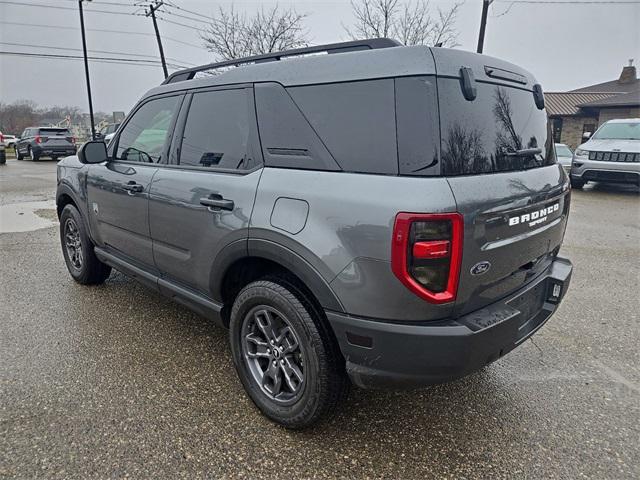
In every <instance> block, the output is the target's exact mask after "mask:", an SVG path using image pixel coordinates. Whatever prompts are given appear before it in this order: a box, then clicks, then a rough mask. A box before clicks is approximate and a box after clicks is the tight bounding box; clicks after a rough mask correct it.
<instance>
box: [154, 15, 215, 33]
mask: <svg viewBox="0 0 640 480" xmlns="http://www.w3.org/2000/svg"><path fill="white" fill-rule="evenodd" d="M158 20H162V21H163V22H166V23H171V24H173V25H179V26H181V27H185V28H190V29H191V30H195V31H196V32H201V33H207V31H206V30H203V29H202V28H198V27H194V26H193V25H187V24H185V23H180V22H176V21H174V20H167V19H166V18H163V17H158Z"/></svg>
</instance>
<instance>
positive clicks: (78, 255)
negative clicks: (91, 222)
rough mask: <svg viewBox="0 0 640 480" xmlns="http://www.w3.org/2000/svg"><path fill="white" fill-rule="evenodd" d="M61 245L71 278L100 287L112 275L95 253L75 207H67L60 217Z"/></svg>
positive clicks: (108, 267)
mask: <svg viewBox="0 0 640 480" xmlns="http://www.w3.org/2000/svg"><path fill="white" fill-rule="evenodd" d="M60 243H61V245H62V254H63V255H64V261H65V263H66V264H67V270H69V273H70V274H71V277H72V278H73V279H74V280H75V281H76V282H78V283H81V284H82V285H99V284H101V283H103V282H104V281H105V280H106V279H107V278H109V275H110V274H111V267H110V266H108V265H105V264H104V263H102V262H101V261H100V260H98V257H96V254H95V252H94V251H93V247H94V245H93V242H92V241H91V239H90V238H89V235H88V234H87V229H86V227H85V224H84V221H83V219H82V215H80V212H79V211H78V209H77V208H76V207H75V206H73V205H67V206H66V207H64V209H63V210H62V214H61V215H60Z"/></svg>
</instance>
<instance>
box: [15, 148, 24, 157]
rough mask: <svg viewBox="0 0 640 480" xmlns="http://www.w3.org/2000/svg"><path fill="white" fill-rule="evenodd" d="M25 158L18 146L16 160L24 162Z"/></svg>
mask: <svg viewBox="0 0 640 480" xmlns="http://www.w3.org/2000/svg"><path fill="white" fill-rule="evenodd" d="M23 158H24V155H22V154H21V153H20V152H19V151H18V146H17V145H16V159H18V160H22V159H23Z"/></svg>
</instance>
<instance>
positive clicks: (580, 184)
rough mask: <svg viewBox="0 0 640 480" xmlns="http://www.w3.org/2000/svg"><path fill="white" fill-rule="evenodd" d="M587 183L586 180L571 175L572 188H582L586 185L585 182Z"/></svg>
mask: <svg viewBox="0 0 640 480" xmlns="http://www.w3.org/2000/svg"><path fill="white" fill-rule="evenodd" d="M585 183H587V182H585V181H584V180H578V179H576V178H573V177H571V188H575V189H578V190H580V189H581V188H582V187H584V184H585Z"/></svg>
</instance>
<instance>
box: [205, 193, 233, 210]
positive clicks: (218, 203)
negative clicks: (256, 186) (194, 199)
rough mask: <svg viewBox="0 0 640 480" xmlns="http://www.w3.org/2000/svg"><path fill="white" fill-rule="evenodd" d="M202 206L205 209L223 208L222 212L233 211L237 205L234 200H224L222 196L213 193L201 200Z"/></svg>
mask: <svg viewBox="0 0 640 480" xmlns="http://www.w3.org/2000/svg"><path fill="white" fill-rule="evenodd" d="M200 205H204V206H205V207H213V208H221V209H222V210H233V207H234V206H235V204H234V203H233V200H228V199H226V198H222V195H218V194H216V193H212V194H211V195H209V196H208V197H202V198H201V199H200Z"/></svg>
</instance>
